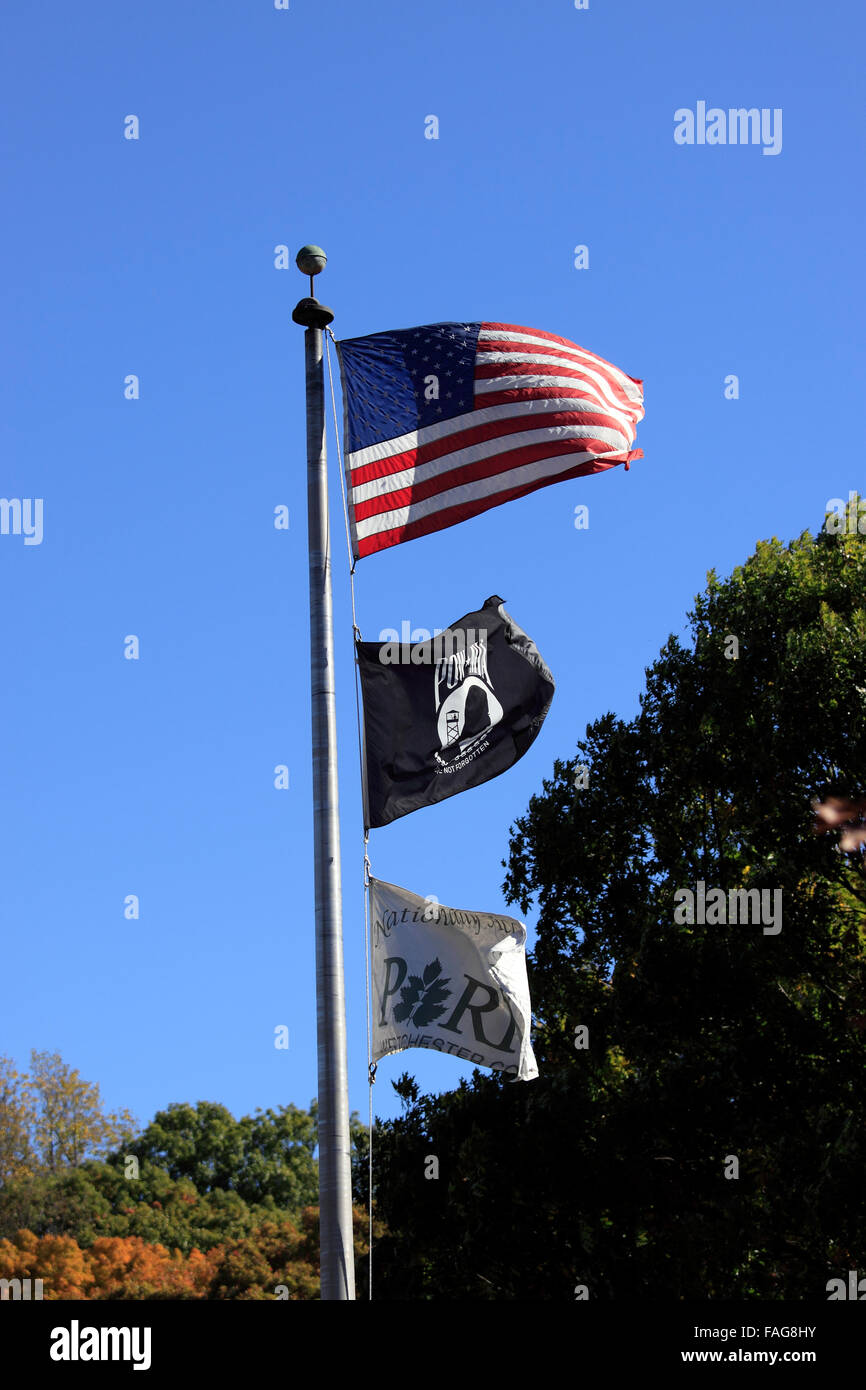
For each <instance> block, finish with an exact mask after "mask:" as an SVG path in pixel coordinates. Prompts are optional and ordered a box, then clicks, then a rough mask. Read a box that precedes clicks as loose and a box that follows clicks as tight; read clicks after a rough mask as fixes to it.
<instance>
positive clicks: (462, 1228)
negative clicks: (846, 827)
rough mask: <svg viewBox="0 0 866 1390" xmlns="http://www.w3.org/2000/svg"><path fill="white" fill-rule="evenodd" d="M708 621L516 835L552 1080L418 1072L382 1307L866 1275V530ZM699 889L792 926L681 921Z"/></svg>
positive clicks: (769, 562) (705, 1291) (740, 582)
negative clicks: (680, 895) (743, 899)
mask: <svg viewBox="0 0 866 1390" xmlns="http://www.w3.org/2000/svg"><path fill="white" fill-rule="evenodd" d="M689 621H690V627H691V640H690V641H689V642H688V643H683V642H681V641H680V640H679V639H678V638H677V637H674V636H672V637H671V638H670V639H669V640H668V642H667V643H666V644H665V646H664V648H663V650H662V652H661V653H660V655H659V658H658V660H657V661H656V662H654V664H653V665H652V667H651V668H650V669H649V670H648V671H647V673H646V688H645V692H644V694H643V696H642V699H641V706H640V712H639V714H638V715H637V716H635V718H633V719H631V720H622V719H618V718H617V717H615V715H613V714H612V713H608V714H606V715H604V716H603V717H601V718H599V719H598V720H596V721H595V722H594V723H593V724H591V725H590V726H589V727H588V729H587V731H586V736H585V738H584V739H582V740H581V741H580V742H579V744H578V748H577V756H576V757H574V758H572V759H569V760H567V761H566V760H557V761H556V762H555V764H554V772H553V777H552V778H550V779H549V780H546V781H545V782H544V784H543V790H542V792H541V793H540V794H538V795H537V796H534V797H533V798H532V799H531V801H530V804H529V807H528V810H527V813H526V814H525V815H524V816H523V817H521V818H520V819H519V820H518V822H517V823H516V825H515V826H514V827H513V828H512V832H511V840H510V854H509V860H508V863H507V866H506V868H507V877H506V881H505V891H506V895H507V898H508V900H509V902H512V903H515V904H518V905H519V907H520V909H521V910H522V911H523V912H524V913H525V912H527V911H528V910H529V908H530V906H531V905H533V904H534V905H536V906H537V909H538V941H537V945H536V947H535V950H534V952H533V953H532V957H531V960H530V986H531V992H532V999H533V1008H534V1012H535V1015H536V1024H537V1027H536V1036H535V1048H536V1055H537V1057H538V1062H539V1069H540V1077H539V1080H538V1081H534V1082H531V1083H528V1084H520V1083H508V1082H503V1081H501V1080H499V1079H496V1078H492V1077H486V1076H482V1075H481V1074H480V1073H475V1074H474V1077H473V1080H472V1082H471V1083H469V1084H465V1083H464V1084H463V1085H461V1086H460V1087H459V1088H458V1089H457V1090H456V1091H454V1092H451V1093H450V1094H447V1095H445V1096H442V1097H440V1098H436V1099H434V1098H430V1097H419V1096H418V1095H417V1092H416V1090H415V1088H414V1087H413V1084H412V1083H411V1080H410V1079H409V1078H403V1079H402V1081H401V1083H400V1090H401V1094H402V1095H403V1097H404V1100H405V1104H406V1114H405V1116H404V1117H403V1118H401V1119H400V1120H397V1121H395V1122H393V1123H389V1124H386V1125H384V1126H380V1133H379V1137H378V1140H377V1144H378V1158H377V1160H376V1172H377V1186H376V1195H377V1202H378V1211H379V1215H380V1216H381V1217H382V1218H383V1219H384V1221H385V1222H386V1224H387V1226H388V1228H389V1229H390V1231H391V1232H392V1234H391V1235H390V1236H388V1237H387V1238H386V1239H385V1242H384V1244H383V1247H382V1250H381V1252H380V1261H379V1269H380V1274H379V1276H378V1277H379V1291H380V1293H381V1294H384V1293H386V1292H388V1293H390V1295H391V1296H393V1297H411V1296H414V1297H436V1296H439V1297H441V1296H451V1297H492V1298H526V1297H529V1298H532V1297H537V1298H553V1299H568V1300H571V1299H573V1298H574V1289H575V1286H576V1285H578V1284H583V1285H586V1286H587V1288H588V1290H589V1293H590V1296H591V1297H618V1298H622V1297H630V1296H638V1297H649V1298H653V1297H672V1298H688V1297H692V1298H700V1299H703V1298H726V1297H727V1298H738V1297H760V1298H773V1297H786V1298H815V1297H822V1296H824V1288H825V1284H826V1281H827V1279H828V1278H830V1277H832V1276H834V1275H837V1274H838V1273H839V1271H840V1270H842V1271H845V1270H847V1269H849V1268H856V1267H857V1262H858V1259H859V1261H860V1264H861V1265H862V1264H863V1263H864V1260H866V1197H864V1194H863V1185H862V1181H861V1177H860V1175H861V1174H862V1171H863V1166H864V1159H866V1141H864V1121H866V1107H864V1085H863V1076H864V1062H866V1055H864V1054H866V1047H864V1030H866V959H864V921H866V877H864V865H863V854H862V852H860V853H857V854H847V855H846V854H841V853H840V851H839V848H838V838H837V837H836V836H835V835H826V836H823V837H818V836H816V835H814V833H813V829H812V822H813V811H812V805H811V803H812V802H813V800H815V799H819V800H821V799H823V798H824V797H826V796H828V795H838V796H840V797H847V798H857V797H862V796H863V794H864V782H866V720H864V714H866V537H863V536H861V535H859V534H856V533H855V534H837V535H830V534H827V533H826V532H823V531H822V532H821V533H819V534H818V535H817V536H816V537H813V536H811V535H810V534H809V533H804V534H803V535H802V536H801V537H800V538H799V539H798V540H796V541H794V542H792V543H791V544H788V545H784V544H782V543H780V542H779V541H777V540H772V541H769V542H761V543H760V544H759V545H758V546H757V548H756V550H755V553H754V554H753V555H752V556H751V557H750V558H749V560H748V561H747V562H746V563H745V564H744V565H742V566H741V567H739V568H738V569H737V570H735V572H734V573H733V574H732V575H731V577H730V578H729V579H727V580H720V579H718V578H717V576H716V575H715V574H712V573H711V574H710V575H709V576H708V583H707V587H706V590H705V591H704V592H703V593H702V594H701V595H699V596H698V598H697V599H696V602H695V607H694V611H693V612H692V613H691V614H690V615H689ZM732 638H735V639H736V641H732V640H731V639H732ZM580 764H584V765H587V766H588V767H589V769H590V773H589V782H588V786H586V787H584V788H580V787H579V786H576V785H575V769H576V768H577V766H579V765H580ZM699 882H702V883H703V884H705V885H706V889H707V891H709V889H710V888H711V887H718V888H721V889H722V890H724V894H725V895H726V900H727V894H729V893H730V892H731V891H732V890H733V891H737V890H740V889H747V890H750V889H758V890H767V891H768V892H769V894H770V895H771V896H770V898H769V899H768V900H767V901H768V903H775V902H776V901H777V900H776V898H775V897H774V896H773V895H775V894H776V893H777V892H778V891H781V911H782V915H781V930H780V931H778V932H772V931H771V932H765V931H764V928H763V926H762V925H761V924H760V923H742V922H741V923H737V924H734V923H731V922H727V923H725V922H713V921H710V922H700V921H692V922H688V921H678V920H677V919H676V903H677V899H676V897H675V895H676V894H677V890H684V889H691V890H692V891H696V890H697V884H698V883H699ZM579 1025H583V1026H585V1027H586V1028H587V1029H588V1033H589V1046H588V1048H586V1049H581V1050H578V1049H577V1048H576V1047H575V1029H576V1028H577V1027H578V1026H579ZM427 1153H436V1154H437V1155H438V1156H439V1159H440V1180H439V1181H438V1182H437V1181H425V1179H424V1155H425V1154H427ZM732 1158H735V1159H736V1160H737V1164H736V1165H733V1164H732V1163H731V1162H730V1160H731V1159H732ZM735 1166H738V1169H739V1176H738V1177H734V1176H732V1173H733V1170H734V1167H735ZM726 1172H727V1173H728V1174H729V1175H728V1176H726ZM359 1195H360V1192H359ZM391 1271H393V1274H392V1273H391ZM389 1281H390V1282H389Z"/></svg>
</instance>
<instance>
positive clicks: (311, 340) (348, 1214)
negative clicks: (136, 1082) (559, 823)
mask: <svg viewBox="0 0 866 1390" xmlns="http://www.w3.org/2000/svg"><path fill="white" fill-rule="evenodd" d="M326 260H327V257H326V255H325V253H324V251H323V250H322V249H321V247H319V246H304V247H302V248H301V250H300V251H299V252H298V254H297V257H296V264H297V266H298V269H299V270H300V271H302V273H303V274H304V275H309V277H310V292H311V295H312V289H313V276H314V275H318V273H319V271H320V270H323V269H324V266H325V261H326ZM333 317H334V315H333V314H332V312H331V310H330V309H328V308H326V306H325V305H324V304H320V303H319V301H318V300H317V299H314V298H312V297H311V298H309V299H302V300H300V301H299V303H298V304H297V305H296V306H295V308H294V311H293V313H292V318H293V319H294V321H295V323H300V324H302V325H303V326H304V327H305V328H306V330H307V331H306V333H305V334H304V352H305V362H306V380H307V526H308V534H309V562H310V689H311V692H312V705H313V838H314V853H315V880H316V1018H317V1034H318V1068H319V1222H320V1260H321V1278H322V1299H323V1301H324V1300H328V1301H332V1302H333V1301H342V1300H351V1299H354V1297H355V1265H354V1254H353V1242H352V1169H351V1147H350V1138H349V1088H348V1077H347V1065H346V1007H345V999H344V993H343V909H342V901H341V892H340V813H339V791H338V785H337V712H336V701H335V694H334V628H333V613H332V604H331V547H330V535H329V527H328V475H327V466H326V452H325V380H324V374H323V370H322V329H323V328H326V327H327V325H328V324H329V323H330V322H331V320H332V319H333Z"/></svg>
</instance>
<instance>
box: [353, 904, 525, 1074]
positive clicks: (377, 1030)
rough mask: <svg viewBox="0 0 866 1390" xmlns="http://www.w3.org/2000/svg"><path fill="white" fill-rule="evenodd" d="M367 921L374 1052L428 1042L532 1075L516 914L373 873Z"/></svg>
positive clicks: (519, 924)
mask: <svg viewBox="0 0 866 1390" xmlns="http://www.w3.org/2000/svg"><path fill="white" fill-rule="evenodd" d="M370 922H371V935H372V943H373V951H372V957H373V963H372V969H373V1060H374V1061H375V1062H378V1061H379V1060H380V1059H381V1058H382V1057H385V1056H387V1054H388V1053H389V1052H402V1051H403V1049H404V1048H406V1047H428V1048H432V1049H433V1051H435V1052H448V1053H450V1054H451V1056H453V1057H460V1058H461V1059H462V1060H463V1061H465V1062H472V1063H474V1065H475V1066H477V1067H491V1068H492V1070H493V1071H502V1072H506V1073H508V1074H509V1075H510V1076H513V1077H515V1078H516V1079H517V1080H518V1081H531V1080H532V1078H533V1077H534V1076H537V1075H538V1067H537V1066H536V1065H535V1057H534V1056H533V1053H532V1048H531V1046H530V1042H529V1029H530V1022H531V1012H530V1004H529V984H528V982H527V979H526V952H525V946H526V927H525V926H524V925H523V923H522V922H518V921H516V920H515V918H514V917H502V916H496V915H495V914H494V913H491V912H468V911H463V910H461V909H457V908H453V907H443V906H442V905H441V904H440V903H439V902H437V901H436V899H431V898H419V897H418V896H417V894H415V893H409V892H408V891H407V890H406V889H405V888H397V887H396V886H395V884H393V883H383V882H382V881H381V880H380V879H375V878H373V879H371V880H370Z"/></svg>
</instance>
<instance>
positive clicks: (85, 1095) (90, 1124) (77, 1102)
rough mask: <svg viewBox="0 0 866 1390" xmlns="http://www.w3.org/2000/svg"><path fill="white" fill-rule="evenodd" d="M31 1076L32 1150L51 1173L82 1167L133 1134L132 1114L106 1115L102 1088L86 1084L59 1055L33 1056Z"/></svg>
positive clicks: (54, 1053) (36, 1053) (46, 1053)
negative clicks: (100, 1095) (81, 1164)
mask: <svg viewBox="0 0 866 1390" xmlns="http://www.w3.org/2000/svg"><path fill="white" fill-rule="evenodd" d="M30 1073H31V1079H30V1089H31V1092H32V1096H33V1102H34V1115H33V1119H32V1145H33V1149H34V1151H35V1153H36V1155H37V1162H38V1164H39V1166H41V1167H44V1168H47V1169H48V1170H49V1171H50V1172H52V1173H53V1172H56V1171H57V1170H58V1169H59V1168H63V1167H77V1165H78V1164H80V1163H82V1162H83V1161H84V1159H85V1158H87V1157H88V1156H91V1155H95V1154H100V1153H105V1152H108V1151H109V1150H111V1149H112V1148H114V1147H116V1145H117V1144H118V1142H120V1141H121V1140H122V1139H123V1138H124V1136H129V1137H131V1135H132V1134H133V1132H134V1129H135V1121H134V1119H133V1117H132V1116H131V1115H130V1114H129V1112H128V1111H127V1110H124V1111H121V1112H120V1113H119V1114H110V1115H106V1114H104V1113H103V1110H102V1103H101V1101H100V1097H99V1087H98V1086H97V1085H95V1084H94V1083H92V1082H89V1081H84V1080H83V1078H82V1077H81V1075H80V1073H79V1072H78V1070H77V1069H76V1070H73V1069H72V1068H70V1067H69V1066H67V1065H66V1063H65V1062H64V1061H63V1059H62V1058H61V1057H60V1055H59V1053H56V1052H53V1053H48V1052H36V1051H35V1050H34V1051H32V1052H31V1054H30Z"/></svg>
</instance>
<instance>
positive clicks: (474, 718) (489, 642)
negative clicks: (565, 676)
mask: <svg viewBox="0 0 866 1390" xmlns="http://www.w3.org/2000/svg"><path fill="white" fill-rule="evenodd" d="M502 604H503V600H502V599H501V598H499V597H498V595H494V596H493V597H492V598H489V599H487V601H486V602H485V604H484V607H483V608H481V609H480V610H479V611H478V612H476V613H467V614H466V616H465V617H464V618H460V619H459V621H457V622H456V623H453V624H452V625H451V627H450V628H446V629H445V631H444V632H440V633H437V634H435V635H434V636H433V637H432V638H429V639H428V640H427V641H426V642H418V643H416V644H415V645H412V644H411V643H409V642H399V641H393V642H358V643H356V648H357V653H358V665H359V668H360V672H361V689H362V692H363V697H364V737H365V777H364V785H365V793H366V796H365V808H364V813H365V824H366V826H367V828H368V829H369V828H370V827H371V826H380V825H388V824H389V822H390V821H393V820H397V819H398V818H399V817H400V816H405V815H408V813H409V812H410V811H417V810H418V808H419V807H421V806H432V805H433V804H434V802H436V801H444V799H445V798H446V797H447V796H454V794H455V792H462V791H466V789H467V788H468V787H477V786H480V785H481V783H482V782H488V781H489V780H490V778H491V777H498V776H499V774H500V772H505V771H506V770H507V769H508V768H509V767H511V766H512V764H513V763H516V762H517V760H518V758H522V757H523V754H524V753H525V752H526V750H527V748H529V746H530V745H531V744H532V742H533V740H534V739H535V737H536V735H537V734H538V732H539V730H540V728H541V726H542V724H543V722H544V717H545V715H546V714H547V711H548V709H549V708H550V702H551V700H552V699H553V690H554V680H553V676H552V675H551V674H550V671H549V670H548V669H547V666H546V665H545V663H544V661H543V659H542V657H541V654H540V653H539V651H538V648H537V647H536V645H535V643H534V642H533V641H532V638H531V637H528V636H527V635H526V633H525V632H524V631H523V629H522V628H519V627H518V626H517V624H516V623H515V622H514V620H513V619H512V618H511V617H509V615H508V614H507V613H506V612H505V609H504V608H503V606H502ZM404 626H405V628H406V635H407V636H408V635H409V634H408V624H405V625H404ZM395 637H396V633H395Z"/></svg>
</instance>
